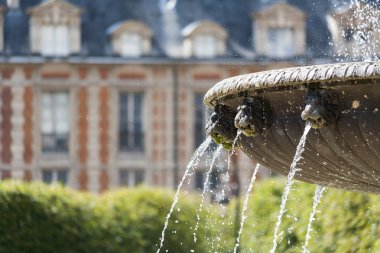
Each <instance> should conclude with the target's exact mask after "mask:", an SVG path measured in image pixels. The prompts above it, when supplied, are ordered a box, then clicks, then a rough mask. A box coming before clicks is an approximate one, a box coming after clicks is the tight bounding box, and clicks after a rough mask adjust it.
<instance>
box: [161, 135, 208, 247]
mask: <svg viewBox="0 0 380 253" xmlns="http://www.w3.org/2000/svg"><path fill="white" fill-rule="evenodd" d="M211 143H212V139H211V138H210V137H208V138H207V139H206V140H205V141H204V142H203V143H202V144H201V145H200V146H199V148H198V149H197V150H196V151H195V152H194V155H193V157H192V158H191V160H190V162H189V163H188V164H187V166H186V170H185V173H184V175H183V177H182V179H181V181H180V183H179V185H178V188H177V192H176V193H175V195H174V200H173V203H172V205H171V207H170V211H169V213H168V214H167V215H166V220H165V225H164V228H163V229H162V232H161V238H160V247H159V248H158V249H157V251H156V253H159V252H160V250H161V248H162V246H163V245H164V240H165V232H166V229H167V227H168V225H169V219H170V216H171V215H172V213H173V211H174V207H175V206H176V205H177V203H178V197H179V193H180V190H181V188H182V185H183V183H184V182H185V180H186V177H187V175H188V174H189V172H190V170H191V169H192V168H195V167H196V166H197V165H198V163H199V159H200V158H201V157H202V156H203V154H204V152H205V151H206V150H207V148H208V147H209V146H210V145H211Z"/></svg>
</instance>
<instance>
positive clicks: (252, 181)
mask: <svg viewBox="0 0 380 253" xmlns="http://www.w3.org/2000/svg"><path fill="white" fill-rule="evenodd" d="M259 168H260V164H259V163H258V164H257V165H256V167H255V170H254V171H253V174H252V177H251V181H250V182H249V186H248V189H247V192H246V194H245V198H244V204H243V210H242V211H241V221H240V229H239V232H238V236H237V238H236V244H235V248H234V253H237V249H238V248H239V245H240V237H241V233H242V232H243V227H244V223H245V220H246V219H247V216H246V215H245V212H246V211H247V208H248V199H249V195H250V194H251V192H252V188H253V183H254V182H255V181H256V174H257V172H258V171H259Z"/></svg>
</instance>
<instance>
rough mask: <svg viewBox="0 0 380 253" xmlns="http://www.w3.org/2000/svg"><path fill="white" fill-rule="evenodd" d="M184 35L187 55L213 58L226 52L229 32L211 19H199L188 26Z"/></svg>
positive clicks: (184, 30)
mask: <svg viewBox="0 0 380 253" xmlns="http://www.w3.org/2000/svg"><path fill="white" fill-rule="evenodd" d="M182 35H183V36H184V51H185V56H188V57H190V56H194V57H197V58H213V57H216V56H221V55H224V54H225V53H226V40H227V32H226V31H225V29H224V28H223V27H221V26H220V25H218V24H216V23H214V22H210V21H197V22H194V23H191V24H189V25H188V26H186V27H185V28H184V29H183V31H182Z"/></svg>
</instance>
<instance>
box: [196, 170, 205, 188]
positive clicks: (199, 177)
mask: <svg viewBox="0 0 380 253" xmlns="http://www.w3.org/2000/svg"><path fill="white" fill-rule="evenodd" d="M204 182H205V173H204V172H203V171H196V172H195V189H197V190H200V191H203V188H204Z"/></svg>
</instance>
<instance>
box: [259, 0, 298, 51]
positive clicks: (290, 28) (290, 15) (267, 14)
mask: <svg viewBox="0 0 380 253" xmlns="http://www.w3.org/2000/svg"><path fill="white" fill-rule="evenodd" d="M252 14H253V15H252V18H253V20H252V21H253V22H252V25H253V27H252V28H253V33H252V35H253V42H254V47H255V51H256V54H257V55H259V56H267V57H272V58H289V57H294V56H300V55H304V54H305V53H306V15H305V12H303V11H302V10H301V9H298V8H297V7H295V6H292V5H290V4H288V3H286V1H285V2H278V3H273V4H269V5H267V6H266V7H264V8H262V9H260V10H259V11H258V12H254V13H252Z"/></svg>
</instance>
